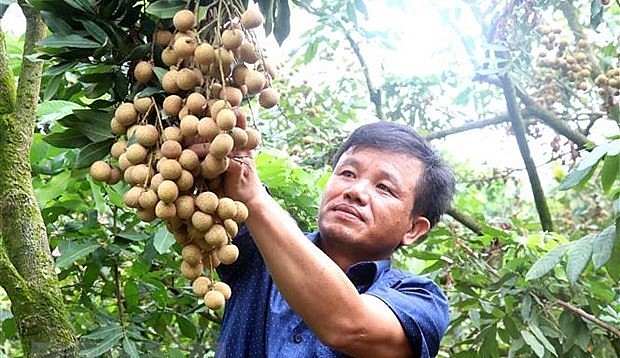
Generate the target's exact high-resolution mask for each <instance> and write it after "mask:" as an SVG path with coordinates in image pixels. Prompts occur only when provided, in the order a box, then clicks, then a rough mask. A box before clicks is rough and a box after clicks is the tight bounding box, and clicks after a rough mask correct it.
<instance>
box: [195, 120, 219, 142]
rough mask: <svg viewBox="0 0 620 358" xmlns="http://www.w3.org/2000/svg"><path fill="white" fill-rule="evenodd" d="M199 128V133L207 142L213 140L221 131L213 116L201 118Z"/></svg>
mask: <svg viewBox="0 0 620 358" xmlns="http://www.w3.org/2000/svg"><path fill="white" fill-rule="evenodd" d="M197 130H198V135H199V136H200V137H201V138H202V139H204V140H205V141H207V142H211V141H212V140H213V138H215V137H216V136H217V135H218V134H220V132H221V130H220V127H218V126H217V123H216V122H215V120H214V119H213V118H211V117H202V118H200V121H198V128H197Z"/></svg>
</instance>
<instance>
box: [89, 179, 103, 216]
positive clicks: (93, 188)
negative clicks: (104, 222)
mask: <svg viewBox="0 0 620 358" xmlns="http://www.w3.org/2000/svg"><path fill="white" fill-rule="evenodd" d="M88 184H89V185H90V192H91V194H92V196H93V199H94V201H95V208H96V209H97V213H99V214H105V212H106V208H107V205H106V201H105V199H104V198H103V193H102V191H101V186H100V185H99V184H98V183H95V180H94V179H93V178H92V177H90V176H89V177H88Z"/></svg>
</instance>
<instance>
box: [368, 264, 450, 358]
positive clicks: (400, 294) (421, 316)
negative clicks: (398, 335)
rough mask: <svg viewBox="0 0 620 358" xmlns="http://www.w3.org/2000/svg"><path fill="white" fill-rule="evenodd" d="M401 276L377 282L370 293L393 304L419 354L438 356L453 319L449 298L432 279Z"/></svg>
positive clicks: (394, 310) (392, 308)
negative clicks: (382, 282) (449, 307)
mask: <svg viewBox="0 0 620 358" xmlns="http://www.w3.org/2000/svg"><path fill="white" fill-rule="evenodd" d="M398 276H400V275H395V277H394V278H393V279H391V280H390V282H389V284H388V285H373V286H372V287H370V289H369V290H368V291H367V292H366V294H369V295H373V296H375V297H377V298H379V299H381V300H382V301H383V302H385V304H387V305H388V307H390V309H391V310H392V311H393V312H394V314H395V315H396V317H397V318H398V320H399V321H400V323H401V325H402V327H403V329H404V330H405V334H406V335H407V338H408V339H409V343H410V344H411V346H412V348H413V350H414V352H416V353H417V354H418V356H419V357H422V358H427V357H435V356H436V355H437V352H438V351H439V343H440V341H441V339H442V338H443V336H444V334H445V332H446V329H447V327H448V323H449V321H450V314H449V309H448V300H447V299H446V296H445V295H444V293H443V292H442V291H441V289H440V288H439V286H437V284H435V283H434V282H433V281H431V280H429V279H426V278H423V277H418V276H412V277H406V276H404V275H403V276H400V277H398Z"/></svg>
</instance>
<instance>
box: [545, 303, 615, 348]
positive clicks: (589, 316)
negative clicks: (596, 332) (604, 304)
mask: <svg viewBox="0 0 620 358" xmlns="http://www.w3.org/2000/svg"><path fill="white" fill-rule="evenodd" d="M555 303H556V304H557V305H559V306H561V307H563V308H565V309H567V310H569V311H570V312H572V313H574V314H576V315H578V316H580V317H583V318H585V319H587V320H588V321H590V322H592V323H594V324H596V325H597V326H599V327H601V328H604V329H605V330H607V331H608V332H610V333H611V334H613V335H614V336H616V337H617V338H620V330H619V329H618V328H616V327H613V326H612V325H610V324H608V323H606V322H603V321H601V320H600V319H598V318H597V317H596V316H594V315H593V314H590V313H588V312H586V311H584V310H582V309H581V308H579V307H575V306H573V305H571V304H570V303H568V302H565V301H562V300H560V299H556V300H555Z"/></svg>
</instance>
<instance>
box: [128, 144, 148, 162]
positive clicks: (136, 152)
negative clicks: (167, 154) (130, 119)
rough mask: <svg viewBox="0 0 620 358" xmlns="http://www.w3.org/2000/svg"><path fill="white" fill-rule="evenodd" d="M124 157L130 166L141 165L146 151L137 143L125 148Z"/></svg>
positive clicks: (146, 153)
mask: <svg viewBox="0 0 620 358" xmlns="http://www.w3.org/2000/svg"><path fill="white" fill-rule="evenodd" d="M125 155H126V156H127V159H128V160H129V161H130V162H131V163H132V164H134V165H135V164H141V163H144V161H145V160H146V156H147V155H148V150H147V149H146V148H144V147H143V146H142V145H140V144H139V143H134V144H132V145H130V146H129V147H127V151H126V152H125Z"/></svg>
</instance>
